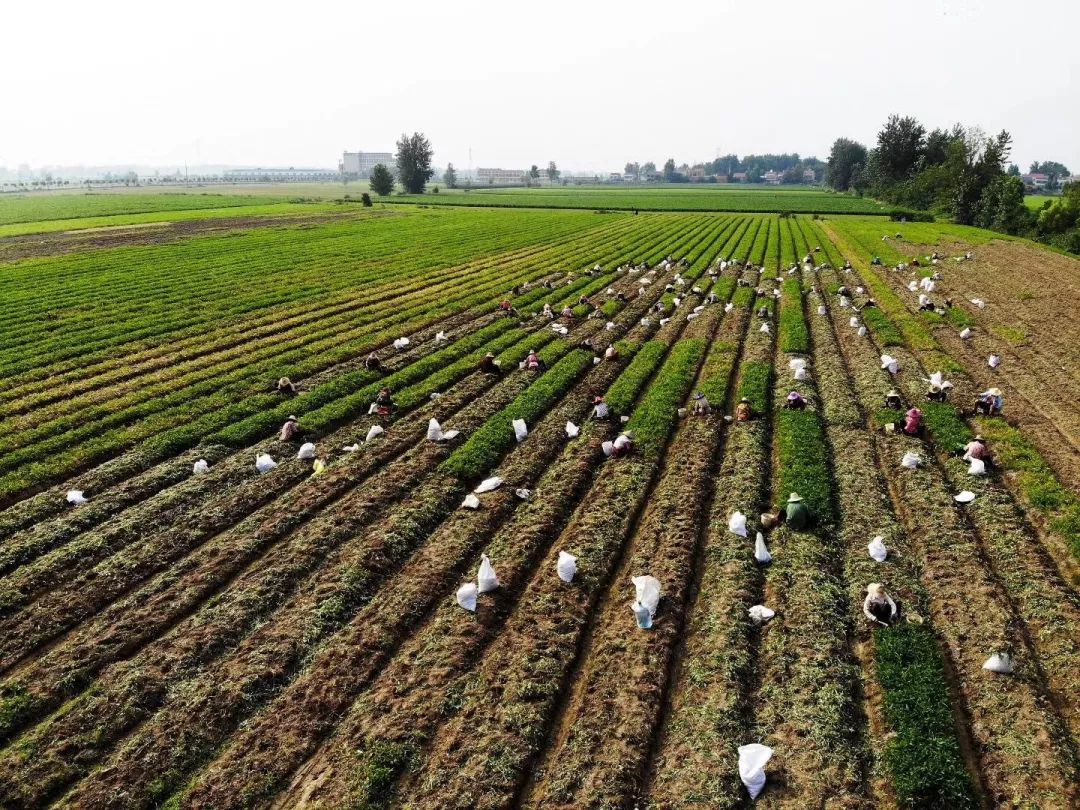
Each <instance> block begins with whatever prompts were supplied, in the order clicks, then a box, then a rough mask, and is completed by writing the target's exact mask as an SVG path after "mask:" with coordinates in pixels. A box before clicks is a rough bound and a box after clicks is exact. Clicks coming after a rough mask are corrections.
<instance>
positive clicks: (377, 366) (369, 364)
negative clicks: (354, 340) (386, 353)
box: [364, 352, 382, 371]
mask: <svg viewBox="0 0 1080 810" xmlns="http://www.w3.org/2000/svg"><path fill="white" fill-rule="evenodd" d="M364 368H366V369H367V370H368V371H382V363H381V362H380V360H379V355H377V354H375V352H372V353H371V354H369V355H368V356H367V359H366V360H364Z"/></svg>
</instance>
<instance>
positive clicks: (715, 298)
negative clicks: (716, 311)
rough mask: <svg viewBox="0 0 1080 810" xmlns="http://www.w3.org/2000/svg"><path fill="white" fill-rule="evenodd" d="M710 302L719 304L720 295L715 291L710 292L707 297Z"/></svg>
mask: <svg viewBox="0 0 1080 810" xmlns="http://www.w3.org/2000/svg"><path fill="white" fill-rule="evenodd" d="M706 300H707V301H708V302H709V303H710V304H719V303H720V296H719V295H717V294H716V293H714V292H711V293H709V297H708V298H707V299H706Z"/></svg>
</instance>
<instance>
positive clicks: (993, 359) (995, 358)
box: [986, 354, 1001, 368]
mask: <svg viewBox="0 0 1080 810" xmlns="http://www.w3.org/2000/svg"><path fill="white" fill-rule="evenodd" d="M986 365H988V366H990V368H997V367H998V366H1000V365H1001V355H998V354H992V355H990V356H989V357H988V358H987V359H986Z"/></svg>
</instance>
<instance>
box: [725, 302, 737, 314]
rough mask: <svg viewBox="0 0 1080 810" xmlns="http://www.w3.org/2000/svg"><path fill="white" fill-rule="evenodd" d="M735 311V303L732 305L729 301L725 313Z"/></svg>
mask: <svg viewBox="0 0 1080 810" xmlns="http://www.w3.org/2000/svg"><path fill="white" fill-rule="evenodd" d="M733 309H735V305H734V304H733V303H731V302H730V301H728V302H727V303H726V304H724V312H731V310H733Z"/></svg>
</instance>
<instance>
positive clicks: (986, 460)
mask: <svg viewBox="0 0 1080 810" xmlns="http://www.w3.org/2000/svg"><path fill="white" fill-rule="evenodd" d="M972 459H978V460H979V461H981V462H982V463H983V464H985V465H987V466H989V465H990V451H989V450H988V449H987V448H986V439H984V438H983V437H982V435H978V436H976V437H975V438H974V439H972V440H971V441H970V442H968V443H967V444H966V445H965V446H964V461H971V460H972Z"/></svg>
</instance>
